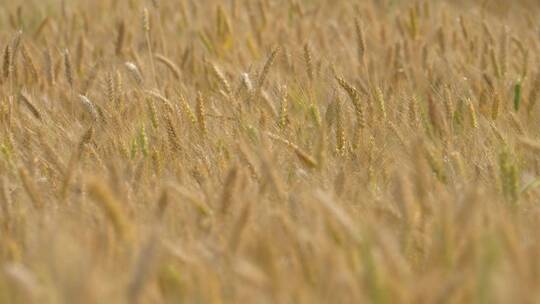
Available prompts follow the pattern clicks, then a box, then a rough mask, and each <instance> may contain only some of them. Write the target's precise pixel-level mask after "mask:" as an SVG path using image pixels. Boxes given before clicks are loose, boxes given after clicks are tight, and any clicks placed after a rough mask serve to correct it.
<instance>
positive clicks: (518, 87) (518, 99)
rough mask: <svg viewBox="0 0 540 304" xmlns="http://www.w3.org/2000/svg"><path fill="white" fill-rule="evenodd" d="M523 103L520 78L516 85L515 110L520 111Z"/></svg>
mask: <svg viewBox="0 0 540 304" xmlns="http://www.w3.org/2000/svg"><path fill="white" fill-rule="evenodd" d="M520 104H521V79H518V81H517V82H516V84H515V85H514V110H515V111H516V112H518V111H519V106H520Z"/></svg>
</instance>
